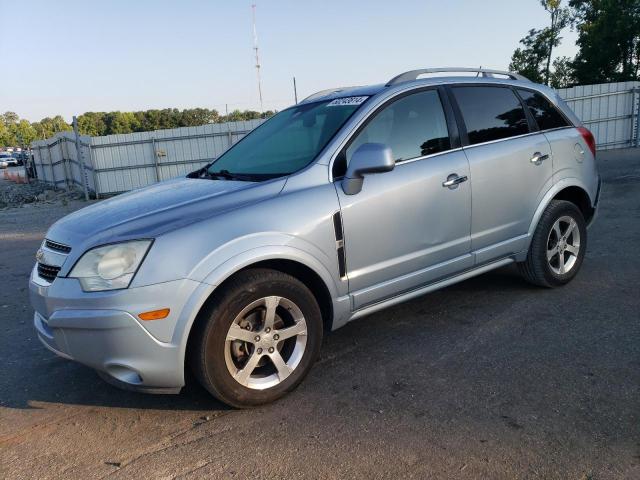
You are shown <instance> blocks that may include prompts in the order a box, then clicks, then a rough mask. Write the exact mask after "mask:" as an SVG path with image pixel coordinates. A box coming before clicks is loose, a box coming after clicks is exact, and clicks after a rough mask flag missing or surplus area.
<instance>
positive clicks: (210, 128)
mask: <svg viewBox="0 0 640 480" xmlns="http://www.w3.org/2000/svg"><path fill="white" fill-rule="evenodd" d="M559 93H560V96H561V97H562V98H564V99H565V101H566V102H567V103H568V104H569V106H570V107H571V108H572V109H573V111H574V112H575V113H576V114H577V115H578V117H580V118H581V119H582V121H583V122H584V123H585V124H586V125H587V127H589V129H591V131H592V132H593V133H594V135H595V137H596V142H597V145H598V148H599V149H612V148H624V147H630V146H635V147H638V146H640V135H639V131H640V114H639V104H640V82H622V83H607V84H600V85H583V86H578V87H573V88H566V89H561V90H559ZM262 122H263V120H251V121H246V122H230V123H221V124H208V125H203V126H200V127H185V128H175V129H171V130H156V131H153V132H140V133H128V134H122V135H108V136H106V137H86V136H79V137H78V139H77V140H78V141H77V148H76V137H75V135H74V134H73V133H72V132H64V133H59V134H57V135H55V136H54V137H53V138H50V139H48V140H42V141H37V142H34V143H33V144H32V148H33V151H34V162H35V167H36V170H37V175H38V178H39V179H40V180H43V181H45V182H47V183H50V184H52V185H55V186H56V187H66V188H73V187H78V188H80V189H82V188H84V186H85V185H86V187H87V190H89V191H90V192H93V193H94V194H96V196H100V195H111V194H115V193H120V192H126V191H129V190H133V189H135V188H139V187H143V186H145V185H150V184H152V183H155V182H159V181H162V180H166V179H169V178H173V177H177V176H179V175H184V174H186V173H188V172H191V171H193V170H196V169H197V168H199V167H201V166H203V165H205V164H207V163H209V162H211V161H212V160H214V159H215V158H217V157H218V156H219V155H220V154H221V153H223V152H224V151H225V150H226V149H227V148H229V147H230V146H231V145H233V144H234V143H235V142H237V141H238V140H239V139H240V138H242V137H243V136H244V135H246V134H247V133H248V132H250V131H251V130H252V129H254V128H255V127H256V126H258V125H259V124H260V123H262ZM85 182H86V183H85Z"/></svg>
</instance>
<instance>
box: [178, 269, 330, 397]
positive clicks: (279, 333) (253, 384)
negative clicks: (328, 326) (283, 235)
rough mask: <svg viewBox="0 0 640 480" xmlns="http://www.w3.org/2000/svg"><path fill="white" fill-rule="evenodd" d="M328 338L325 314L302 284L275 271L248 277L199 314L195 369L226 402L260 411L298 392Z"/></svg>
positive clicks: (229, 285) (244, 275) (237, 279)
mask: <svg viewBox="0 0 640 480" xmlns="http://www.w3.org/2000/svg"><path fill="white" fill-rule="evenodd" d="M322 333H323V325H322V316H321V313H320V308H319V306H318V303H317V301H316V299H315V297H314V296H313V294H312V293H311V291H309V289H308V288H307V287H306V286H305V285H304V284H303V283H302V282H300V281H299V280H298V279H296V278H295V277H292V276H291V275H287V274H285V273H282V272H278V271H275V270H269V269H251V270H245V271H242V272H240V273H238V274H237V275H236V276H235V277H234V278H232V279H231V280H230V281H229V282H228V283H227V284H225V285H224V286H223V287H222V288H221V290H220V291H219V292H216V293H215V294H214V295H213V297H212V298H211V299H210V301H209V302H208V304H207V306H206V307H205V309H204V310H203V311H202V312H201V313H200V315H199V318H198V320H197V323H196V325H195V326H194V331H193V332H192V339H191V344H190V365H191V368H192V369H193V372H194V374H195V376H196V378H198V380H199V382H200V383H201V384H202V386H203V387H204V388H206V389H207V390H208V391H209V392H210V393H211V394H213V395H214V396H215V397H216V398H218V399H219V400H221V401H222V402H224V403H226V404H228V405H230V406H232V407H236V408H246V407H254V406H257V405H262V404H265V403H269V402H273V401H274V400H276V399H278V398H280V397H282V396H283V395H285V394H286V393H288V392H290V391H292V390H293V389H294V388H296V387H297V386H298V385H299V384H300V382H301V381H302V380H303V379H304V377H305V376H306V375H307V373H308V372H309V370H310V369H311V366H312V365H313V363H314V362H315V360H316V358H317V356H318V353H319V352H320V346H321V344H322Z"/></svg>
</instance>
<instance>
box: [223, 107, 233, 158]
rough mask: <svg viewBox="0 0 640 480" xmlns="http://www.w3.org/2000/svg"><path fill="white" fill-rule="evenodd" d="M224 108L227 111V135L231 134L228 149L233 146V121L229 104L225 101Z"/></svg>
mask: <svg viewBox="0 0 640 480" xmlns="http://www.w3.org/2000/svg"><path fill="white" fill-rule="evenodd" d="M224 109H225V110H226V112H227V135H228V136H229V146H228V147H227V149H229V148H231V145H233V136H232V135H231V122H230V121H229V105H228V104H226V103H225V104H224Z"/></svg>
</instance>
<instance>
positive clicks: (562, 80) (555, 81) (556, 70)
mask: <svg viewBox="0 0 640 480" xmlns="http://www.w3.org/2000/svg"><path fill="white" fill-rule="evenodd" d="M573 83H574V71H573V62H572V60H571V58H569V57H557V58H556V59H554V60H553V71H552V72H551V79H550V82H549V84H550V85H551V86H552V87H553V88H567V87H570V86H571V85H573Z"/></svg>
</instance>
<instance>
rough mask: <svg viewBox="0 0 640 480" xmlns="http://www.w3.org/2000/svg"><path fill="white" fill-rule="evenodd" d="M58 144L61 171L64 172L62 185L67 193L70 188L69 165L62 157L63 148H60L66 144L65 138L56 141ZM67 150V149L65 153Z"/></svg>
mask: <svg viewBox="0 0 640 480" xmlns="http://www.w3.org/2000/svg"><path fill="white" fill-rule="evenodd" d="M58 141H59V143H58V145H60V161H61V162H62V171H63V172H64V184H65V186H66V187H67V192H68V191H69V190H70V186H69V165H68V163H67V159H66V158H65V155H64V147H63V146H62V144H63V143H67V139H66V137H60V138H59V139H58ZM68 150H69V149H67V153H69V152H68Z"/></svg>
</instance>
